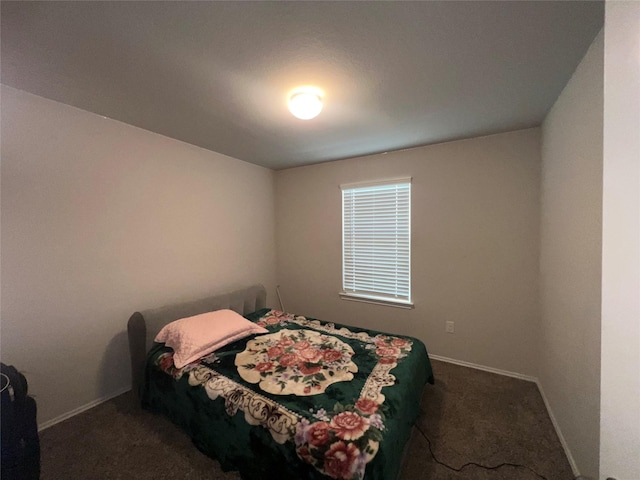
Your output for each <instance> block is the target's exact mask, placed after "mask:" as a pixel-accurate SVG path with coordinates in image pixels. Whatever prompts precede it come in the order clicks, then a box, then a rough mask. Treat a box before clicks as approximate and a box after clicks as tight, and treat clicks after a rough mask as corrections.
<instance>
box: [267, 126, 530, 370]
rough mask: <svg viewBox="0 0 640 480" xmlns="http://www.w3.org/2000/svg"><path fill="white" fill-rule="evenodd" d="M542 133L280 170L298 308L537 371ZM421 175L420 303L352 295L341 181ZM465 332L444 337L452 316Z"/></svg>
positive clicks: (285, 293)
mask: <svg viewBox="0 0 640 480" xmlns="http://www.w3.org/2000/svg"><path fill="white" fill-rule="evenodd" d="M539 142H540V132H539V130H538V129H535V128H534V129H529V130H521V131H517V132H511V133H505V134H499V135H493V136H488V137H482V138H475V139H471V140H464V141H457V142H450V143H444V144H439V145H433V146H427V147H422V148H416V149H411V150H405V151H400V152H391V153H388V154H383V155H375V156H370V157H364V158H357V159H351V160H344V161H337V162H331V163H325V164H320V165H314V166H308V167H300V168H294V169H289V170H283V171H279V172H277V173H276V188H277V190H276V211H277V217H278V218H277V233H276V238H277V241H276V245H277V252H278V254H277V265H278V270H277V272H278V283H279V284H280V285H281V293H282V299H283V302H284V305H285V307H286V309H287V310H289V311H291V312H295V313H301V314H306V315H310V316H315V317H318V318H322V319H325V320H333V321H336V322H343V323H347V324H354V325H359V326H366V327H368V328H373V329H378V330H386V331H392V332H397V333H400V334H409V335H414V336H417V337H419V338H421V339H422V340H423V341H424V342H425V343H426V345H427V348H428V349H429V352H430V353H432V354H436V355H442V356H446V357H451V358H455V359H458V360H464V361H468V362H473V363H477V364H481V365H484V366H489V367H493V368H498V369H503V370H508V371H512V372H517V373H521V374H526V375H534V374H535V373H536V368H535V365H536V362H537V353H536V351H537V343H536V342H537V319H538V310H537V298H538V297H537V296H538V242H539V205H538V194H539V166H540V151H539V145H540V143H539ZM405 176H410V177H413V184H412V250H413V251H412V283H413V286H412V291H413V300H414V302H415V309H413V310H402V309H398V308H393V307H386V306H379V305H368V304H364V303H357V302H351V301H346V300H341V299H340V298H339V297H338V291H339V290H340V289H341V287H342V283H341V282H342V279H341V271H342V270H341V269H342V267H341V255H342V251H341V235H342V230H341V228H342V227H341V194H340V188H339V186H340V184H343V183H352V182H359V181H367V180H376V179H386V178H395V177H405ZM448 320H451V321H454V322H455V333H454V334H446V333H445V328H444V327H445V322H446V321H448Z"/></svg>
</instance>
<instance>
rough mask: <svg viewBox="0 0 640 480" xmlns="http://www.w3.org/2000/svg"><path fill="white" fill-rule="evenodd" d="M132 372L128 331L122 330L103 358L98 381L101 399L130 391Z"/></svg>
mask: <svg viewBox="0 0 640 480" xmlns="http://www.w3.org/2000/svg"><path fill="white" fill-rule="evenodd" d="M130 370H131V367H130V360H129V340H128V338H127V332H126V330H122V331H121V332H119V333H118V334H117V335H116V336H115V337H113V338H112V339H111V341H110V342H109V343H108V345H107V347H106V349H105V351H104V355H103V356H102V363H101V365H100V370H99V371H100V378H99V380H98V389H99V390H98V391H99V395H100V398H108V397H112V396H114V395H117V394H120V393H123V392H125V391H126V390H129V389H130V388H131V371H130Z"/></svg>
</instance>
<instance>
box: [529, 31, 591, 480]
mask: <svg viewBox="0 0 640 480" xmlns="http://www.w3.org/2000/svg"><path fill="white" fill-rule="evenodd" d="M602 68H603V35H602V33H600V35H599V36H598V37H597V38H596V40H594V43H593V44H592V45H591V47H590V49H589V51H588V52H587V54H586V55H585V57H584V59H583V60H582V62H581V63H580V65H579V66H578V68H577V70H576V71H575V72H574V74H573V77H572V78H571V80H570V81H569V83H568V84H567V85H566V87H565V88H564V90H563V92H562V94H561V95H560V97H559V98H558V100H557V101H556V103H555V105H554V106H553V108H552V109H551V111H550V112H549V114H548V115H547V117H546V119H545V120H544V123H543V125H542V187H541V227H540V231H541V243H540V304H541V319H540V353H539V356H538V358H539V362H540V376H539V380H540V384H541V386H542V388H543V390H544V393H545V395H546V397H547V400H548V402H549V405H550V407H551V411H552V412H553V414H554V416H555V418H556V421H557V423H558V425H559V427H560V430H561V432H562V436H563V437H564V440H565V441H566V445H567V446H568V447H569V450H570V452H571V455H572V457H573V458H572V460H573V462H574V468H575V467H577V469H578V470H579V472H580V473H582V474H584V475H589V476H593V477H594V478H595V477H597V475H598V448H599V408H600V401H599V400H600V297H601V295H600V286H601V247H602V241H601V236H602V126H603V117H602V104H603V93H602V86H603V75H602Z"/></svg>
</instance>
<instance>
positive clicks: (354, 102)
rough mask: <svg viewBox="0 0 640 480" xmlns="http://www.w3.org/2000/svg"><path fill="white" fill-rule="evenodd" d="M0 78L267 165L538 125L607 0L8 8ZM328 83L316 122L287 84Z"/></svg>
mask: <svg viewBox="0 0 640 480" xmlns="http://www.w3.org/2000/svg"><path fill="white" fill-rule="evenodd" d="M1 8H2V12H1V22H2V24H1V30H0V32H1V61H2V65H1V74H2V76H1V80H2V83H4V84H6V85H9V86H12V87H15V88H19V89H22V90H26V91H28V92H32V93H35V94H37V95H41V96H44V97H47V98H51V99H54V100H57V101H60V102H63V103H66V104H69V105H74V106H76V107H79V108H82V109H85V110H89V111H91V112H95V113H97V114H100V115H104V116H107V117H111V118H114V119H117V120H121V121H123V122H126V123H129V124H132V125H136V126H139V127H142V128H145V129H147V130H151V131H154V132H158V133H161V134H164V135H167V136H169V137H173V138H176V139H179V140H183V141H185V142H188V143H192V144H194V145H198V146H201V147H203V148H207V149H210V150H213V151H216V152H219V153H224V154H226V155H230V156H232V157H235V158H239V159H242V160H246V161H248V162H252V163H256V164H259V165H264V166H267V167H270V168H274V169H281V168H288V167H293V166H297V165H305V164H311V163H318V162H323V161H329V160H335V159H341V158H347V157H354V156H360V155H366V154H372V153H379V152H385V151H390V150H397V149H403V148H408V147H414V146H419V145H426V144H430V143H436V142H442V141H446V140H452V139H458V138H467V137H473V136H478V135H485V134H490V133H496V132H501V131H507V130H514V129H519V128H525V127H531V126H535V125H539V124H540V122H541V121H542V119H543V118H544V116H545V114H546V112H547V111H548V110H549V108H550V107H551V106H552V105H553V102H554V101H555V99H556V98H557V97H558V95H559V94H560V92H561V90H562V88H563V87H564V85H565V84H566V82H567V81H568V79H569V78H570V76H571V74H572V73H573V71H574V69H575V68H576V66H577V65H578V63H579V62H580V60H581V58H582V56H583V55H584V54H585V52H586V50H587V48H588V47H589V45H590V43H591V41H592V40H593V38H594V37H595V35H596V34H597V33H598V31H599V30H600V28H601V27H602V24H603V16H604V5H603V3H602V2H585V1H560V2H556V1H542V2H522V1H517V2H516V1H512V2H426V1H424V2H365V1H359V2H240V1H234V2H53V1H50V2H9V1H2V4H1ZM304 84H313V85H316V86H318V87H320V88H322V89H323V90H324V91H325V108H324V110H323V112H322V113H321V114H320V116H319V117H317V118H316V119H314V120H309V121H303V120H298V119H296V118H294V117H293V116H292V115H291V114H290V113H289V112H288V110H287V108H286V100H287V94H288V92H289V91H290V90H291V89H293V88H294V87H296V86H299V85H304Z"/></svg>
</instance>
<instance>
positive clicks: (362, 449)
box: [294, 398, 385, 480]
mask: <svg viewBox="0 0 640 480" xmlns="http://www.w3.org/2000/svg"><path fill="white" fill-rule="evenodd" d="M311 413H312V418H314V419H316V420H317V421H314V422H311V421H309V420H308V419H306V418H303V419H302V420H300V422H298V425H297V428H296V434H295V437H294V442H295V444H296V453H297V454H298V456H299V457H300V458H301V459H303V460H305V461H306V462H308V463H311V464H312V465H313V466H314V467H315V468H316V469H318V470H319V471H321V472H322V473H324V474H326V475H328V476H329V477H331V478H336V479H347V480H354V479H355V480H361V479H362V478H363V477H364V472H365V468H366V466H367V463H369V462H370V461H371V460H372V459H373V457H375V455H376V453H377V452H378V447H379V445H380V440H382V432H383V430H384V429H385V427H384V415H383V414H382V409H381V408H380V405H378V404H377V403H376V402H374V401H372V400H368V399H364V398H360V399H359V400H358V401H357V402H356V403H355V404H354V405H346V406H345V405H342V404H340V403H336V405H335V407H334V409H333V412H330V413H329V412H326V411H325V410H323V409H319V410H318V411H316V412H315V413H314V412H313V410H312V411H311Z"/></svg>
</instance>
